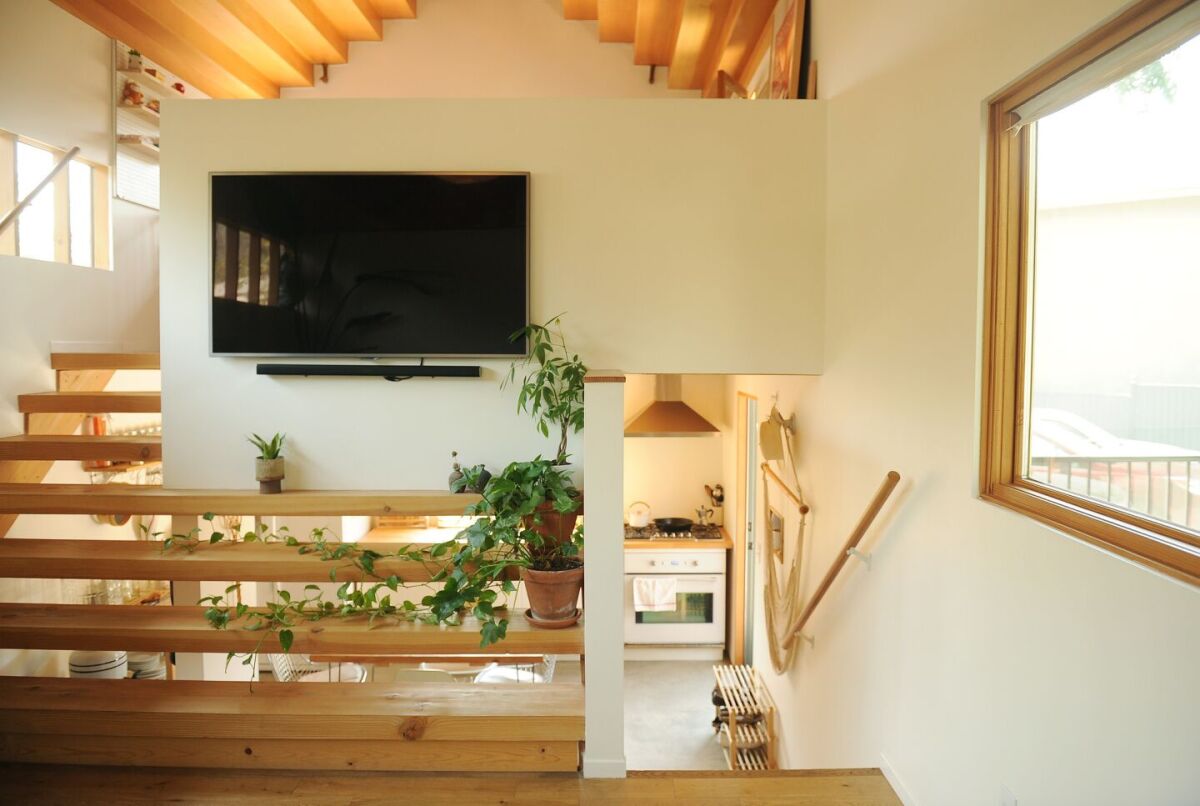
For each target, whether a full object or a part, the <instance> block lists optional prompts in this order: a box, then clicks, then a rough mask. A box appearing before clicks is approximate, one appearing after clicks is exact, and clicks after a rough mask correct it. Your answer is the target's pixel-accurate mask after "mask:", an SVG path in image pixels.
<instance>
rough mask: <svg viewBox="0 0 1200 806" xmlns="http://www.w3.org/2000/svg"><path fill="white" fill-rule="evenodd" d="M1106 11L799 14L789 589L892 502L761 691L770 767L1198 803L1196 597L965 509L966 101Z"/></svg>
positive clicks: (1094, 800)
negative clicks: (799, 221) (819, 352)
mask: <svg viewBox="0 0 1200 806" xmlns="http://www.w3.org/2000/svg"><path fill="white" fill-rule="evenodd" d="M1119 5H1120V4H1119V3H1117V2H1111V1H1109V0H1061V1H1060V2H1055V3H1042V2H1033V1H1032V0H1020V1H1019V2H1012V3H989V2H983V1H982V0H969V1H968V0H957V2H953V3H945V2H940V1H938V2H934V0H927V1H925V2H917V3H909V4H906V5H905V7H904V8H903V9H900V8H899V7H898V6H897V5H896V4H894V3H890V2H883V1H882V0H856V1H855V2H846V1H845V0H842V2H830V1H828V0H821V1H820V2H818V3H817V5H816V7H815V10H814V26H815V28H814V36H815V42H816V51H817V53H816V55H817V58H819V60H820V64H821V83H822V86H821V94H822V97H824V98H827V99H830V100H829V101H828V103H829V139H828V144H829V148H828V160H829V163H828V171H829V173H828V229H827V235H828V241H827V256H828V274H827V289H826V293H825V304H826V322H827V325H826V353H825V373H824V375H823V376H822V377H820V378H814V379H804V380H797V381H796V382H795V385H794V386H793V387H792V388H791V389H790V390H788V389H785V390H784V392H785V397H787V398H788V401H787V402H788V403H789V405H796V406H798V407H799V414H800V424H801V429H802V436H801V453H802V455H803V459H802V462H803V476H804V481H805V483H806V485H807V492H808V495H809V498H810V503H811V504H812V506H813V527H814V535H815V544H814V546H813V549H812V553H811V558H810V565H809V574H808V577H807V587H806V593H807V592H810V591H811V590H812V588H813V586H814V585H815V583H816V581H817V580H819V579H820V576H821V575H822V574H823V573H824V570H825V568H826V567H827V566H828V564H829V563H830V562H831V561H832V559H833V555H834V553H835V552H836V551H837V549H838V547H839V546H840V544H841V542H842V541H843V540H844V538H845V535H846V533H847V532H848V530H849V529H850V527H851V526H852V525H853V523H854V521H855V520H856V519H857V517H858V515H859V513H860V512H861V509H862V508H863V507H864V506H865V504H866V503H867V501H868V500H869V498H870V496H871V495H872V493H873V492H874V490H875V488H876V486H877V485H878V484H879V482H880V480H881V479H882V477H883V474H884V473H885V472H886V471H887V470H889V469H892V468H895V469H896V470H898V471H899V472H900V473H901V474H902V475H903V476H904V481H903V482H902V485H901V488H900V489H899V490H898V492H897V496H896V499H895V501H894V503H892V504H890V505H889V509H888V511H887V512H885V516H884V518H883V519H882V520H881V522H880V524H879V528H877V529H876V530H875V531H874V532H873V533H872V536H871V538H870V539H869V540H868V543H867V546H866V548H867V549H869V550H871V551H873V552H874V556H875V563H874V568H873V569H872V570H870V571H867V570H866V569H865V568H863V567H860V566H857V564H855V563H852V564H851V565H850V566H849V567H848V573H847V574H846V578H845V579H843V580H842V581H840V582H838V583H837V584H836V585H835V587H834V588H833V590H832V593H831V594H830V597H829V598H828V599H827V600H826V602H825V604H824V605H822V608H821V609H820V610H819V611H818V612H817V614H816V616H815V618H814V621H813V623H812V632H813V633H814V634H815V638H816V646H815V649H812V650H810V649H808V648H807V647H805V648H803V649H802V650H801V652H800V657H799V660H798V663H797V665H796V668H795V669H793V670H792V671H791V672H790V673H789V674H788V675H787V676H786V677H784V678H781V679H776V678H774V676H773V675H771V676H770V677H771V683H772V689H773V691H774V692H775V694H776V698H777V700H778V701H779V704H780V705H781V707H782V709H783V713H784V714H785V725H784V730H785V733H786V759H787V761H788V763H789V764H790V765H792V766H798V767H843V766H858V765H862V766H877V765H880V764H884V765H887V766H888V767H889V768H890V771H891V772H892V774H893V775H894V776H897V780H898V781H899V782H900V788H901V789H902V790H904V792H905V793H906V797H907V802H909V803H915V804H922V805H923V806H932V805H933V804H947V805H948V806H972V805H973V804H979V805H980V806H994V805H995V804H997V803H999V802H1000V792H1001V787H1002V786H1007V787H1008V788H1009V789H1010V790H1011V791H1012V792H1013V793H1014V794H1015V795H1016V797H1017V800H1018V802H1019V803H1020V804H1021V806H1030V805H1036V804H1053V806H1067V805H1070V804H1088V805H1089V806H1095V805H1097V804H1113V806H1117V805H1118V804H1131V803H1138V804H1186V803H1195V802H1196V793H1197V792H1200V771H1198V768H1197V766H1196V764H1195V748H1196V747H1197V746H1198V743H1200V728H1198V727H1197V726H1198V725H1200V697H1198V696H1197V693H1196V687H1195V680H1196V675H1195V673H1194V670H1195V669H1197V668H1200V641H1198V640H1197V636H1198V635H1200V592H1198V591H1197V590H1196V589H1195V588H1192V587H1188V586H1185V585H1183V584H1180V583H1177V582H1174V581H1171V580H1168V579H1164V578H1162V577H1160V576H1158V575H1156V574H1154V573H1152V572H1150V571H1147V570H1144V569H1142V568H1140V567H1137V566H1134V565H1132V564H1130V563H1127V562H1125V561H1123V560H1121V559H1118V558H1116V557H1113V556H1111V555H1109V554H1106V553H1104V552H1102V551H1100V550H1098V549H1095V548H1093V547H1091V546H1088V545H1085V544H1082V543H1080V542H1077V541H1075V540H1073V539H1071V538H1068V537H1066V536H1064V535H1061V534H1058V533H1056V532H1055V531H1054V530H1052V529H1049V528H1046V527H1043V526H1040V525H1038V524H1036V523H1034V522H1033V521H1031V520H1029V519H1028V518H1025V517H1022V516H1020V515H1017V514H1015V513H1011V512H1008V511H1006V510H1003V509H1000V508H997V507H995V506H992V505H989V504H985V503H983V502H981V501H980V500H978V498H977V497H976V495H977V490H976V478H977V467H978V465H977V451H976V445H977V435H978V428H977V422H978V420H977V418H978V395H977V388H978V372H979V367H978V357H979V299H980V288H981V286H980V277H981V263H982V252H983V249H982V191H983V184H982V155H983V140H984V124H983V102H984V100H985V99H986V97H987V96H988V95H989V94H990V93H992V92H994V91H996V90H998V89H999V88H1000V87H1002V86H1003V85H1004V84H1005V83H1007V82H1008V81H1010V80H1012V79H1014V78H1015V77H1017V76H1018V75H1019V74H1020V73H1022V72H1023V71H1025V70H1027V69H1029V68H1030V67H1032V66H1033V65H1035V64H1036V63H1037V62H1038V61H1040V60H1041V59H1043V58H1045V57H1047V56H1049V55H1050V54H1052V53H1053V52H1055V51H1056V50H1058V49H1059V48H1061V47H1063V46H1064V45H1066V44H1067V43H1068V42H1070V41H1071V40H1072V39H1073V38H1075V37H1076V36H1078V35H1080V34H1081V33H1083V32H1084V31H1085V30H1087V29H1088V28H1089V27H1091V26H1093V25H1094V24H1096V23H1097V22H1099V21H1100V20H1102V19H1103V18H1105V17H1106V16H1107V15H1109V14H1110V13H1112V12H1114V11H1115V10H1116V9H1117V8H1118V7H1119ZM738 383H741V384H743V385H745V386H748V387H750V388H752V389H753V388H755V382H754V381H752V380H749V379H743V380H742V381H739V382H738ZM772 385H775V384H772V383H770V382H768V383H765V384H762V385H760V386H759V387H758V388H759V391H760V393H761V392H767V391H768V389H767V388H764V387H769V386H772ZM763 413H764V414H765V411H764V412H763Z"/></svg>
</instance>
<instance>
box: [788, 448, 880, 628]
mask: <svg viewBox="0 0 1200 806" xmlns="http://www.w3.org/2000/svg"><path fill="white" fill-rule="evenodd" d="M899 483H900V474H899V473H897V472H896V471H895V470H890V471H888V474H887V477H886V478H885V479H884V480H883V484H881V485H880V486H879V491H878V492H876V493H875V497H874V498H873V499H872V500H871V505H870V506H869V507H867V511H866V512H864V513H863V515H862V517H861V518H859V519H858V525H856V526H855V527H854V531H853V532H851V533H850V537H849V538H847V540H846V545H844V546H842V550H841V551H840V552H839V553H838V556H837V557H835V558H834V560H833V565H831V566H830V567H829V571H828V572H826V574H825V578H824V579H822V580H821V584H820V585H818V586H817V590H816V591H815V592H814V593H813V595H812V598H811V599H809V600H808V604H807V605H805V606H804V610H803V611H802V612H801V613H800V616H799V617H798V618H797V619H796V623H795V624H793V625H792V626H791V627H790V628H789V629H788V632H787V636H786V637H785V638H784V639H783V647H784V649H787V648H788V647H790V646H791V645H792V642H793V641H795V640H796V636H797V635H799V634H800V631H801V630H803V629H804V625H805V624H807V623H808V620H809V618H811V617H812V614H813V611H814V610H816V609H817V605H819V604H820V603H821V599H823V598H824V597H825V594H826V593H828V592H829V588H830V587H831V586H832V585H833V581H834V580H835V579H837V575H838V573H839V572H840V571H841V570H842V566H843V565H845V564H846V560H848V559H849V558H850V550H851V549H853V548H856V547H857V546H858V544H859V541H861V540H862V538H863V535H865V534H866V533H867V529H869V528H870V527H871V522H872V521H874V520H875V516H877V515H878V514H879V511H880V510H881V509H883V505H884V504H885V503H886V502H887V500H888V497H889V496H890V495H891V494H892V491H893V490H895V489H896V485H897V484H899Z"/></svg>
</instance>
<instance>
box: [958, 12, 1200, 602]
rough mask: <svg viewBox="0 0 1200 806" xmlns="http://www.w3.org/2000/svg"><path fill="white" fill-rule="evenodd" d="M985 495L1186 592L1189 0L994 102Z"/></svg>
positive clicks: (1136, 18) (1194, 257)
mask: <svg viewBox="0 0 1200 806" xmlns="http://www.w3.org/2000/svg"><path fill="white" fill-rule="evenodd" d="M990 126H991V132H990V136H991V139H990V166H989V167H990V171H989V173H990V177H989V184H990V187H989V191H990V193H989V244H988V261H989V277H988V287H987V308H986V314H987V322H986V328H985V330H986V332H985V362H984V364H985V369H984V387H985V388H984V392H985V407H986V408H985V412H984V418H983V420H984V432H983V450H982V455H983V472H982V492H983V495H984V496H985V497H987V498H990V499H992V500H996V501H999V502H1001V503H1004V504H1007V505H1009V506H1012V507H1014V508H1016V509H1019V510H1021V511H1023V512H1025V513H1027V514H1030V515H1032V516H1034V517H1037V518H1040V519H1042V520H1045V521H1048V522H1050V523H1053V524H1054V525H1056V526H1059V527H1061V528H1063V529H1066V530H1068V531H1070V532H1073V533H1075V534H1077V535H1079V536H1082V537H1085V538H1087V539H1089V540H1093V541H1097V542H1101V543H1103V544H1104V545H1106V546H1107V547H1110V548H1112V549H1114V550H1116V551H1118V552H1120V553H1122V554H1124V555H1126V556H1130V557H1133V558H1136V559H1138V560H1140V561H1143V562H1146V563H1148V564H1151V565H1153V566H1155V567H1157V568H1160V569H1162V570H1165V571H1167V572H1169V573H1172V574H1174V575H1176V576H1180V577H1183V578H1186V579H1189V580H1191V581H1200V2H1193V3H1187V2H1166V1H1164V0H1155V1H1154V2H1143V3H1141V4H1138V5H1136V6H1134V7H1133V8H1131V9H1130V10H1128V11H1127V12H1126V13H1124V14H1123V15H1121V17H1119V18H1118V19H1116V20H1114V21H1113V22H1112V23H1111V24H1110V25H1108V26H1105V27H1104V28H1102V29H1100V30H1099V31H1096V32H1094V33H1093V34H1092V35H1090V36H1088V37H1086V38H1085V39H1084V40H1082V41H1081V42H1080V43H1078V44H1077V45H1076V46H1075V47H1073V48H1072V49H1071V50H1069V51H1067V52H1064V53H1063V54H1060V55H1059V56H1057V57H1055V58H1054V59H1052V60H1051V61H1050V62H1049V63H1048V64H1047V65H1045V66H1044V67H1043V68H1041V69H1039V70H1038V71H1035V73H1034V74H1032V75H1031V76H1028V77H1026V78H1025V79H1023V80H1022V81H1020V82H1018V84H1017V85H1015V86H1014V87H1011V88H1009V89H1008V90H1006V91H1005V92H1003V93H1002V94H1001V95H1000V96H998V97H997V98H996V99H994V101H993V103H992V105H991V114H990Z"/></svg>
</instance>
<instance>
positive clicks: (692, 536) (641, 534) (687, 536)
mask: <svg viewBox="0 0 1200 806" xmlns="http://www.w3.org/2000/svg"><path fill="white" fill-rule="evenodd" d="M625 539H626V540H720V539H721V527H719V526H711V525H707V524H705V525H701V524H698V523H697V524H693V525H692V528H691V529H688V530H687V531H684V532H664V531H662V530H660V529H658V528H657V527H655V526H654V525H653V524H651V525H650V526H646V527H644V528H641V529H637V528H634V527H632V526H630V525H628V524H626V525H625Z"/></svg>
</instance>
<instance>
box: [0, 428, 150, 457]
mask: <svg viewBox="0 0 1200 806" xmlns="http://www.w3.org/2000/svg"><path fill="white" fill-rule="evenodd" d="M0 459H8V460H11V459H18V460H21V459H24V460H34V461H80V462H84V461H94V460H108V461H113V462H151V461H158V460H160V459H162V437H159V436H144V437H143V436H139V437H134V436H116V435H114V436H58V435H46V434H19V435H17V436H15V437H3V438H0Z"/></svg>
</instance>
